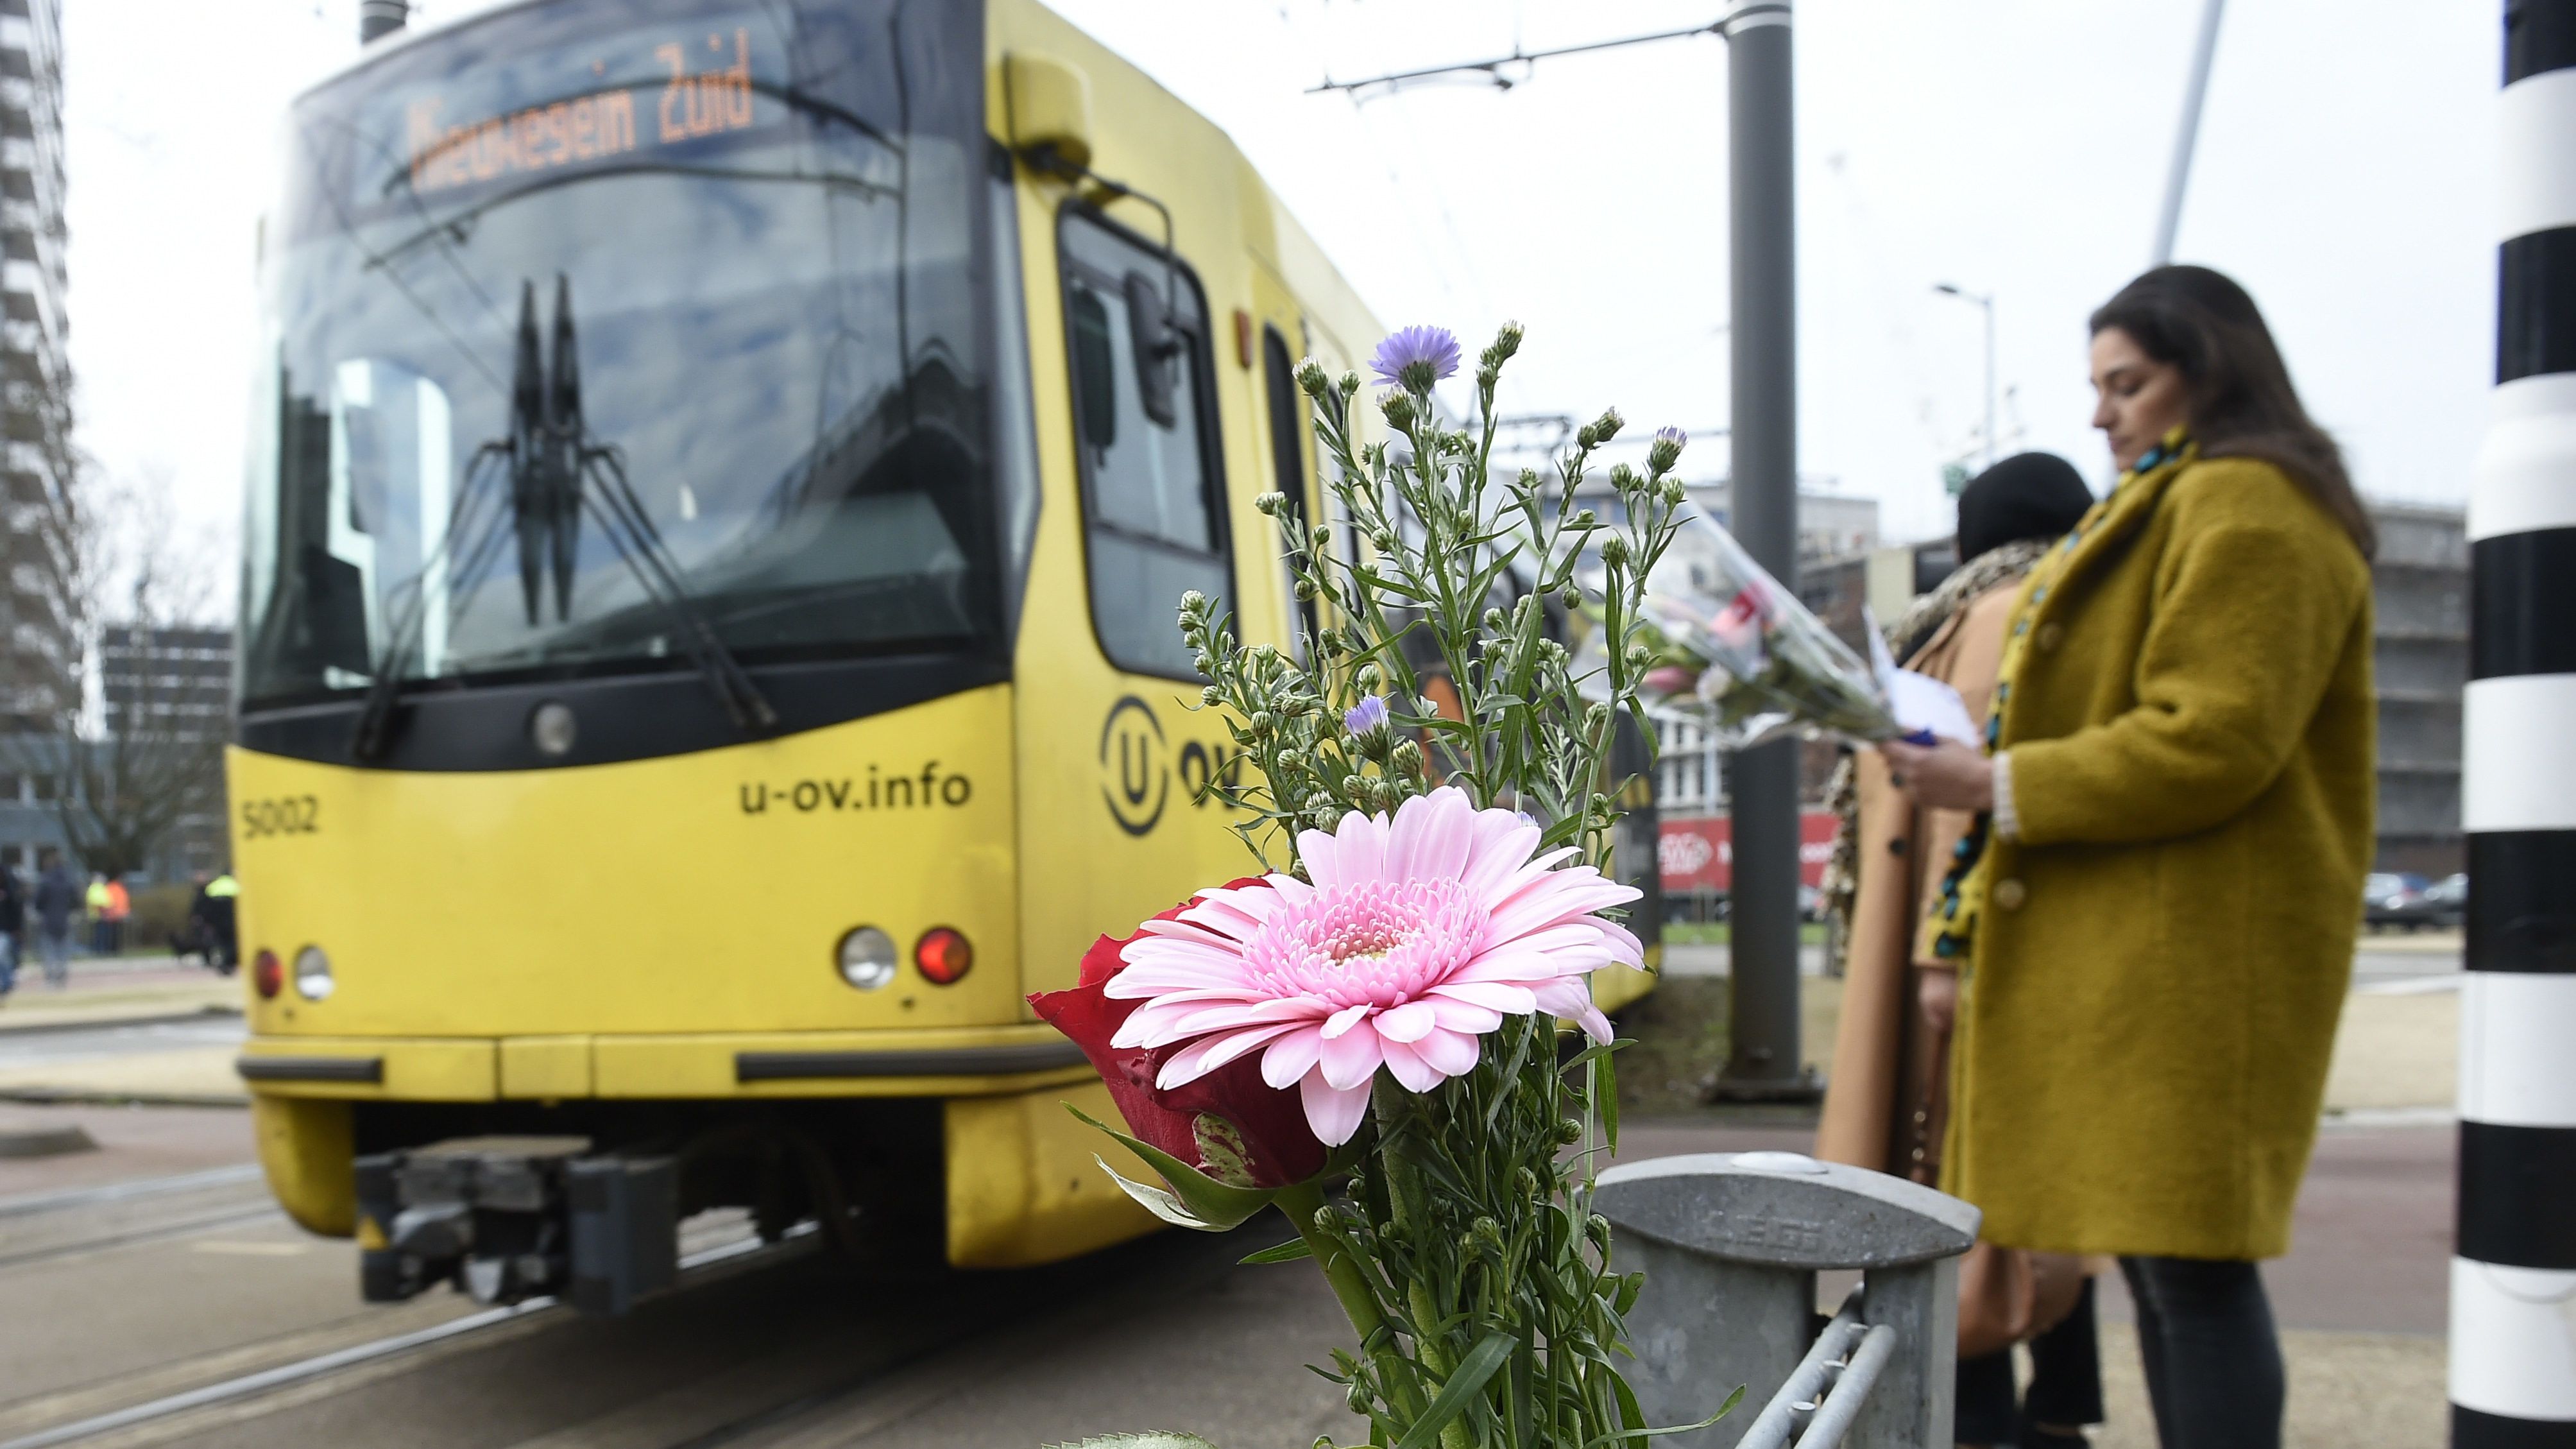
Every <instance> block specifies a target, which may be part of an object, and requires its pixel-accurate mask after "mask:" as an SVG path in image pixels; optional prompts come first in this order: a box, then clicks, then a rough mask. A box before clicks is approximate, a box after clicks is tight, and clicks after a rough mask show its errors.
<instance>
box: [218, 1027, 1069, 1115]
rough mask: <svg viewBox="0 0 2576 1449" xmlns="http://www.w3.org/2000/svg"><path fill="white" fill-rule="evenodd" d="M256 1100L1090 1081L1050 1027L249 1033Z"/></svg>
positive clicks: (935, 1090) (859, 1089)
mask: <svg viewBox="0 0 2576 1449" xmlns="http://www.w3.org/2000/svg"><path fill="white" fill-rule="evenodd" d="M235 1065H236V1069H237V1070H238V1071H239V1072H240V1074H241V1077H242V1079H243V1081H244V1082H246V1083H247V1084H248V1085H249V1087H250V1089H251V1091H252V1092H254V1093H256V1094H259V1095H263V1096H275V1097H306V1098H313V1097H320V1098H339V1099H344V1100H351V1101H394V1102H498V1101H564V1100H575V1099H581V1098H616V1099H626V1100H637V1099H644V1100H671V1099H681V1098H694V1099H705V1098H728V1097H731V1098H744V1097H752V1098H758V1097H956V1096H985V1095H1008V1094H1011V1093H1016V1092H1024V1091H1029V1090H1031V1089H1034V1088H1039V1087H1046V1086H1056V1085H1072V1084H1076V1083H1080V1082H1082V1081H1083V1080H1085V1079H1086V1078H1088V1077H1089V1076H1090V1074H1091V1069H1090V1067H1089V1066H1088V1065H1087V1064H1086V1063H1085V1062H1084V1060H1083V1057H1082V1052H1081V1051H1080V1049H1079V1048H1077V1047H1075V1046H1074V1045H1073V1043H1071V1042H1069V1041H1067V1040H1065V1039H1064V1037H1062V1036H1061V1035H1059V1034H1058V1033H1057V1032H1056V1031H1055V1029H1054V1028H1053V1027H1049V1026H1045V1025H1042V1024H1037V1023H1029V1024H1024V1025H1023V1024H1015V1025H1011V1026H1000V1027H945V1028H934V1029H927V1030H918V1031H803V1032H700V1033H685V1034H683V1033H656V1034H649V1035H648V1034H632V1035H608V1034H601V1035H562V1036H517V1037H497V1038H496V1037H410V1036H405V1037H391V1036H381V1037H380V1036H327V1037H326V1036H274V1035H268V1036H254V1037H252V1038H251V1039H250V1040H249V1042H247V1043H246V1044H245V1045H244V1047H243V1049H242V1055H241V1057H240V1060H239V1061H238V1062H237V1063H236V1064H235Z"/></svg>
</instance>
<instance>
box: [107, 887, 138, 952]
mask: <svg viewBox="0 0 2576 1449" xmlns="http://www.w3.org/2000/svg"><path fill="white" fill-rule="evenodd" d="M133 914H134V896H133V895H132V893H130V892H128V891H127V890H126V889H125V882H124V880H122V879H121V878H119V877H116V876H109V877H108V878H107V908H106V910H105V911H104V913H103V914H102V916H101V919H102V920H104V921H105V922H106V923H107V931H106V937H107V945H106V947H105V954H107V955H110V956H115V955H119V954H121V953H123V952H124V950H125V922H126V918H127V917H129V916H131V915H133Z"/></svg>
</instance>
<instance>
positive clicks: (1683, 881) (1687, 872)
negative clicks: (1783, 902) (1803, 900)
mask: <svg viewBox="0 0 2576 1449" xmlns="http://www.w3.org/2000/svg"><path fill="white" fill-rule="evenodd" d="M1734 830H1735V822H1734V821H1732V820H1729V819H1728V818H1726V817H1725V816H1723V815H1717V816H1710V817H1707V818H1704V819H1699V820H1670V819H1668V820H1665V821H1664V822H1663V838H1662V839H1661V840H1659V841H1658V842H1656V852H1655V853H1656V856H1657V864H1658V865H1659V866H1660V867H1661V868H1662V872H1663V877H1664V889H1665V890H1666V891H1667V892H1678V891H1695V890H1705V891H1722V890H1725V889H1727V888H1728V887H1729V886H1731V885H1732V884H1733V882H1734V880H1735V845H1734ZM1833 852H1834V817H1833V816H1832V815H1831V814H1829V813H1827V812H1825V811H1822V810H1810V811H1808V812H1807V813H1805V814H1803V815H1801V816H1799V817H1798V879H1799V880H1801V881H1803V882H1805V883H1806V884H1808V885H1820V884H1822V883H1823V881H1824V878H1825V861H1826V860H1827V859H1828V858H1829V857H1831V856H1832V855H1833Z"/></svg>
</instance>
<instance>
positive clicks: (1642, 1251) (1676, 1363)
mask: <svg viewBox="0 0 2576 1449" xmlns="http://www.w3.org/2000/svg"><path fill="white" fill-rule="evenodd" d="M1593 1203H1594V1206H1595V1207H1596V1208H1597V1209H1598V1210H1599V1211H1600V1212H1601V1214H1602V1215H1603V1216H1605V1217H1607V1218H1608V1219H1610V1222H1611V1224H1612V1225H1613V1226H1614V1227H1615V1228H1617V1229H1618V1230H1619V1233H1620V1244H1621V1246H1620V1251H1621V1254H1622V1256H1623V1257H1626V1258H1629V1259H1630V1260H1631V1261H1633V1262H1635V1263H1636V1265H1637V1266H1639V1267H1642V1268H1644V1269H1645V1270H1646V1290H1645V1292H1644V1293H1643V1294H1642V1295H1641V1296H1640V1297H1639V1299H1638V1302H1637V1305H1636V1307H1635V1309H1634V1310H1633V1311H1632V1312H1630V1314H1629V1315H1628V1327H1629V1330H1630V1334H1631V1337H1632V1339H1633V1341H1634V1343H1635V1345H1636V1349H1637V1359H1638V1363H1637V1368H1636V1370H1635V1372H1634V1374H1633V1375H1632V1377H1633V1378H1634V1379H1635V1384H1634V1387H1635V1388H1636V1391H1637V1398H1638V1402H1639V1405H1640V1406H1641V1407H1642V1408H1643V1409H1644V1410H1645V1412H1646V1415H1647V1417H1648V1418H1649V1419H1652V1420H1654V1421H1656V1422H1659V1423H1693V1422H1696V1421H1697V1420H1699V1419H1700V1418H1702V1417H1703V1416H1705V1415H1706V1414H1707V1413H1708V1409H1709V1406H1710V1405H1711V1404H1713V1403H1715V1402H1717V1401H1718V1400H1721V1399H1723V1398H1724V1397H1725V1396H1726V1394H1727V1392H1728V1391H1729V1390H1730V1389H1732V1388H1733V1387H1734V1385H1735V1384H1736V1383H1738V1382H1741V1383H1743V1384H1744V1385H1745V1387H1746V1389H1747V1390H1748V1393H1747V1398H1748V1399H1750V1400H1752V1401H1754V1402H1758V1403H1761V1404H1762V1408H1761V1410H1760V1411H1759V1412H1757V1413H1755V1414H1754V1415H1752V1416H1751V1418H1750V1419H1749V1420H1747V1419H1744V1418H1741V1417H1738V1416H1735V1415H1729V1416H1728V1417H1727V1418H1726V1419H1721V1420H1719V1421H1718V1422H1717V1423H1716V1424H1714V1425H1711V1426H1710V1427H1708V1428H1706V1429H1701V1430H1696V1431H1694V1432H1692V1433H1689V1434H1683V1435H1679V1436H1676V1437H1675V1438H1674V1439H1673V1440H1672V1443H1673V1445H1674V1446H1676V1449H1787V1446H1790V1445H1796V1446H1797V1449H1837V1446H1842V1445H1850V1446H1853V1449H1948V1446H1950V1445H1951V1443H1952V1442H1953V1440H1952V1438H1951V1420H1952V1410H1953V1407H1954V1406H1953V1404H1952V1402H1951V1395H1952V1386H1953V1375H1954V1373H1955V1371H1956V1364H1957V1347H1958V1302H1959V1287H1958V1256H1959V1254H1961V1253H1964V1252H1966V1251H1967V1250H1968V1247H1969V1245H1970V1244H1971V1243H1974V1242H1975V1241H1976V1236H1977V1221H1978V1215H1977V1210H1976V1209H1975V1208H1973V1207H1970V1206H1969V1205H1968V1204H1966V1203H1964V1202H1961V1201H1959V1200H1958V1199H1957V1198H1953V1197H1947V1196H1944V1195H1943V1194H1941V1193H1938V1192H1934V1191H1933V1190H1932V1189H1930V1188H1927V1187H1923V1186H1921V1185H1919V1184H1916V1183H1912V1182H1907V1181H1905V1180H1903V1179H1901V1178H1894V1177H1889V1176H1886V1175H1885V1174H1883V1173H1876V1172H1865V1171H1863V1170H1861V1169H1859V1168H1856V1167H1843V1166H1839V1165H1836V1164H1832V1163H1823V1162H1817V1161H1815V1160H1814V1159H1812V1158H1809V1157H1804V1156H1801V1155H1799V1154H1797V1153H1793V1152H1742V1153H1711V1154H1702V1155H1697V1156H1689V1157H1666V1158H1657V1159H1653V1160H1650V1161H1647V1162H1641V1163H1636V1164H1633V1165H1629V1166H1623V1167H1617V1168H1613V1169H1611V1170H1610V1171H1609V1172H1606V1173H1603V1174H1602V1176H1601V1182H1600V1188H1599V1191H1598V1192H1597V1193H1596V1194H1595V1196H1594V1199H1593ZM1852 1268H1857V1269H1859V1270H1861V1280H1860V1282H1859V1284H1858V1285H1857V1286H1855V1287H1854V1288H1853V1289H1852V1291H1851V1294H1850V1296H1849V1297H1847V1298H1846V1299H1845V1300H1844V1302H1843V1305H1842V1308H1841V1310H1840V1311H1839V1312H1837V1313H1836V1314H1834V1316H1833V1317H1832V1318H1831V1319H1830V1320H1828V1321H1827V1322H1826V1323H1825V1324H1824V1326H1823V1327H1822V1328H1821V1329H1818V1328H1817V1327H1816V1274H1817V1273H1818V1272H1820V1271H1825V1270H1832V1269H1852Z"/></svg>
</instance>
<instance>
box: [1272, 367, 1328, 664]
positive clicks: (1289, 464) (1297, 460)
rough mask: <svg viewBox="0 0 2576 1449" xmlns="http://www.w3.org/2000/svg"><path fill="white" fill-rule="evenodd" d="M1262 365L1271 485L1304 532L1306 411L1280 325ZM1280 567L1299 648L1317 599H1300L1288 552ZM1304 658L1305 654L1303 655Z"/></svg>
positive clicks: (1297, 532)
mask: <svg viewBox="0 0 2576 1449" xmlns="http://www.w3.org/2000/svg"><path fill="white" fill-rule="evenodd" d="M1261 369H1262V371H1263V372H1264V373H1266V374H1267V376H1266V377H1265V378H1264V379H1263V382H1264V384H1265V385H1266V387H1267V389H1268V392H1269V395H1270V471H1271V474H1272V480H1271V484H1270V486H1271V487H1273V488H1275V489H1277V490H1278V491H1279V492H1280V493H1282V494H1284V495H1286V497H1287V499H1288V521H1289V523H1290V524H1292V525H1293V526H1292V527H1291V529H1290V534H1291V536H1293V537H1297V538H1303V537H1305V534H1306V498H1307V484H1306V447H1305V413H1304V410H1303V409H1301V408H1299V407H1298V406H1297V365H1296V364H1295V363H1293V362H1291V361H1289V360H1288V339H1287V338H1285V337H1282V336H1280V335H1279V329H1278V328H1276V327H1264V328H1262V329H1261ZM1279 566H1280V568H1281V570H1282V571H1284V572H1285V573H1286V575H1287V588H1288V598H1289V602H1290V604H1291V606H1292V607H1293V608H1294V609H1295V611H1296V615H1297V622H1298V625H1299V627H1300V628H1301V629H1302V630H1303V631H1304V632H1303V633H1301V634H1300V635H1299V636H1298V640H1297V647H1298V648H1299V649H1300V650H1301V651H1302V650H1303V649H1304V648H1305V641H1306V640H1307V639H1310V638H1313V637H1314V634H1315V629H1316V620H1315V601H1314V600H1312V599H1300V598H1298V597H1297V566H1296V563H1295V561H1294V560H1292V559H1290V558H1288V557H1286V556H1285V555H1284V554H1283V556H1282V557H1281V559H1280V561H1279ZM1301 657H1302V655H1301Z"/></svg>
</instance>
